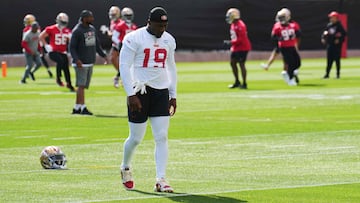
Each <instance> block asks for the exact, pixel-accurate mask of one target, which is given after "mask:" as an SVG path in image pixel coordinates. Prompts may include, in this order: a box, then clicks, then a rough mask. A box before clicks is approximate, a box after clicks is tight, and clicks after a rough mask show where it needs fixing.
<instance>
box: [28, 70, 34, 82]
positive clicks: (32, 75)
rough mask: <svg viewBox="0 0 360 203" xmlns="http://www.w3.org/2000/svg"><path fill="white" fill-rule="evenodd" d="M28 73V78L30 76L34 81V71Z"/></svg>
mask: <svg viewBox="0 0 360 203" xmlns="http://www.w3.org/2000/svg"><path fill="white" fill-rule="evenodd" d="M29 75H30V78H31V79H32V80H33V81H35V75H34V73H33V72H30V73H29Z"/></svg>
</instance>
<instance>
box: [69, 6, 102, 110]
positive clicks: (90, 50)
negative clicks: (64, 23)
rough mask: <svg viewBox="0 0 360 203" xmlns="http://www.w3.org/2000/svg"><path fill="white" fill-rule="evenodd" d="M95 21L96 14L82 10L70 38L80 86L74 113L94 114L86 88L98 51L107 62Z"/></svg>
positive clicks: (77, 81) (73, 62)
mask: <svg viewBox="0 0 360 203" xmlns="http://www.w3.org/2000/svg"><path fill="white" fill-rule="evenodd" d="M93 22H94V15H93V13H92V12H91V11H89V10H83V11H81V13H80V19H79V23H78V24H77V25H76V26H75V27H74V28H73V34H72V37H71V40H70V45H69V47H70V53H71V57H72V66H73V67H74V69H75V74H76V86H77V87H78V89H77V91H76V99H75V105H74V108H73V111H72V114H80V115H93V113H92V112H90V111H89V110H88V109H87V106H86V104H85V89H88V88H89V86H90V80H91V77H92V73H93V66H94V64H95V61H96V53H98V54H99V55H100V56H101V57H103V58H104V60H105V61H106V62H107V58H106V53H105V52H104V51H103V49H102V47H101V44H100V41H99V39H98V38H97V36H96V29H95V27H94V26H92V23H93Z"/></svg>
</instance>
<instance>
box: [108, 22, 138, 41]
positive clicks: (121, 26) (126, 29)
mask: <svg viewBox="0 0 360 203" xmlns="http://www.w3.org/2000/svg"><path fill="white" fill-rule="evenodd" d="M136 29H137V26H136V25H135V24H134V23H131V24H130V25H129V24H127V23H126V22H125V21H122V22H121V23H118V24H117V25H116V26H115V28H114V31H116V32H118V33H119V36H118V40H119V42H122V41H123V39H124V37H125V35H126V34H128V33H130V32H132V31H134V30H136Z"/></svg>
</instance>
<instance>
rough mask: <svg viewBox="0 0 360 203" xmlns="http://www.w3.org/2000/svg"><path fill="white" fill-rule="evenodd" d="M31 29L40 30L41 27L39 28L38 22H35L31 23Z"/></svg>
mask: <svg viewBox="0 0 360 203" xmlns="http://www.w3.org/2000/svg"><path fill="white" fill-rule="evenodd" d="M31 27H32V28H39V27H40V26H39V23H38V22H36V21H34V22H33V23H31Z"/></svg>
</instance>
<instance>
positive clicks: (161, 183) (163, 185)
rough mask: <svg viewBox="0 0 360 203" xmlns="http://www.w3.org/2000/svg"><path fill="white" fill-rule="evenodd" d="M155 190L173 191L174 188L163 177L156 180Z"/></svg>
mask: <svg viewBox="0 0 360 203" xmlns="http://www.w3.org/2000/svg"><path fill="white" fill-rule="evenodd" d="M154 191H155V192H168V193H173V192H174V189H173V188H172V187H171V186H170V185H169V184H168V183H167V182H166V180H165V179H164V178H161V179H158V180H157V181H156V183H155V187H154Z"/></svg>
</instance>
